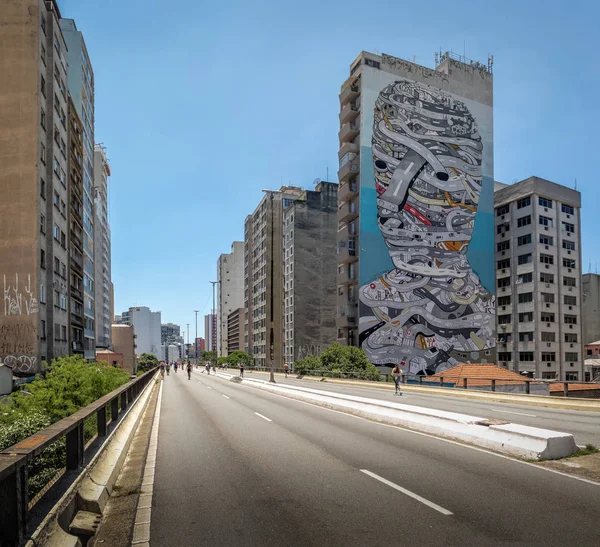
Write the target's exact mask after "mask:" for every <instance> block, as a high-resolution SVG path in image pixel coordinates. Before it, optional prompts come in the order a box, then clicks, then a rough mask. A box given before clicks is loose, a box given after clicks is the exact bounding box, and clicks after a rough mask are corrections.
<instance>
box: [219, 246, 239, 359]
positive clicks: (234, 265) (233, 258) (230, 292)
mask: <svg viewBox="0 0 600 547" xmlns="http://www.w3.org/2000/svg"><path fill="white" fill-rule="evenodd" d="M217 279H218V281H219V282H218V284H217V352H218V355H219V357H222V356H227V355H229V349H228V345H227V338H228V333H227V317H228V316H229V314H230V313H231V312H232V311H233V310H235V309H238V308H241V307H243V305H244V242H243V241H234V242H233V243H232V244H231V253H229V254H222V255H221V256H220V257H219V260H218V261H217Z"/></svg>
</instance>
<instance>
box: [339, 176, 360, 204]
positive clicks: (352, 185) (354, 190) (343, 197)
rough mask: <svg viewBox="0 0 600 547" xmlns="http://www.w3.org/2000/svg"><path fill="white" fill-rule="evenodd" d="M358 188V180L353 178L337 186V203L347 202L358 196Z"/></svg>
mask: <svg viewBox="0 0 600 547" xmlns="http://www.w3.org/2000/svg"><path fill="white" fill-rule="evenodd" d="M359 187H360V185H359V183H358V180H355V179H354V178H351V179H350V180H349V181H347V182H344V183H342V184H340V185H339V186H338V202H339V203H341V202H343V201H348V200H349V199H352V198H355V197H356V196H358V191H359Z"/></svg>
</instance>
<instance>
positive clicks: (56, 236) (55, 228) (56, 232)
mask: <svg viewBox="0 0 600 547" xmlns="http://www.w3.org/2000/svg"><path fill="white" fill-rule="evenodd" d="M52 236H53V237H54V239H56V241H60V228H59V227H58V226H57V225H56V224H55V225H54V226H53V227H52Z"/></svg>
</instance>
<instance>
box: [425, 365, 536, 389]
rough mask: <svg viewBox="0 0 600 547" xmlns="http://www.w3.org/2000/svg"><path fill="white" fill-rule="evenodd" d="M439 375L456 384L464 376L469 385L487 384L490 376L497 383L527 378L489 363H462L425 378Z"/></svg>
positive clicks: (511, 382) (508, 382)
mask: <svg viewBox="0 0 600 547" xmlns="http://www.w3.org/2000/svg"><path fill="white" fill-rule="evenodd" d="M441 377H443V378H444V382H454V383H456V384H457V385H460V384H462V383H463V379H464V378H466V379H467V385H469V386H489V385H490V384H491V379H492V378H493V379H494V380H496V384H497V385H503V384H504V385H506V384H511V385H515V384H517V383H522V382H524V381H525V380H527V379H528V378H526V377H525V376H522V375H521V374H517V373H516V372H512V371H510V370H506V369H505V368H502V367H499V366H498V365H494V364H490V363H482V364H471V363H463V364H460V365H456V366H455V367H452V368H449V369H448V370H444V371H442V372H438V373H437V374H434V375H433V376H429V377H428V378H427V379H428V380H439V379H440V378H441Z"/></svg>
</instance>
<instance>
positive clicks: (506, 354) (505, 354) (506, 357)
mask: <svg viewBox="0 0 600 547" xmlns="http://www.w3.org/2000/svg"><path fill="white" fill-rule="evenodd" d="M498 361H512V353H511V352H510V351H499V352H498Z"/></svg>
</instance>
